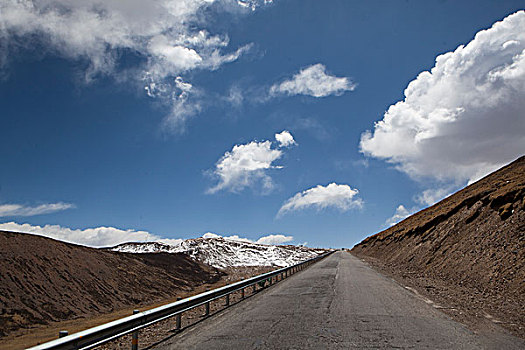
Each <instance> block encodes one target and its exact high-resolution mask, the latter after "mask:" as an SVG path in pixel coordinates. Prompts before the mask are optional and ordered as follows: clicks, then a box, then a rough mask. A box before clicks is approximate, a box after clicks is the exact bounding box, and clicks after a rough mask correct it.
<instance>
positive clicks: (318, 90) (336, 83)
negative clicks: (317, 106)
mask: <svg viewBox="0 0 525 350" xmlns="http://www.w3.org/2000/svg"><path fill="white" fill-rule="evenodd" d="M355 87H356V84H354V83H353V82H352V81H351V80H350V79H349V78H346V77H341V78H338V77H336V76H333V75H329V74H327V73H326V67H325V66H324V65H322V64H320V63H317V64H314V65H312V66H309V67H306V68H304V69H302V70H301V71H300V72H299V73H297V74H295V75H294V76H293V77H292V79H290V80H285V81H283V82H281V83H279V84H274V85H273V86H272V87H271V88H270V95H271V96H275V95H280V94H286V95H309V96H313V97H326V96H329V95H341V94H343V93H344V92H345V91H353V90H354V89H355Z"/></svg>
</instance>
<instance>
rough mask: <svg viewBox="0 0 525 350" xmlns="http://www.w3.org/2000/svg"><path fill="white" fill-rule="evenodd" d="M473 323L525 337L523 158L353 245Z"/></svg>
mask: <svg viewBox="0 0 525 350" xmlns="http://www.w3.org/2000/svg"><path fill="white" fill-rule="evenodd" d="M352 254H354V255H356V256H358V257H360V258H362V259H363V260H365V261H366V262H368V263H369V264H370V265H372V266H373V267H375V268H377V269H378V270H379V271H381V272H383V273H385V274H387V275H389V276H391V277H393V278H394V279H395V280H397V281H398V282H399V283H401V284H402V285H405V286H408V287H410V288H413V289H414V290H416V291H417V292H418V293H420V294H421V295H423V296H425V297H427V298H429V299H430V300H432V301H434V302H435V303H436V304H438V305H437V307H438V308H441V309H442V310H443V311H444V312H446V313H447V314H449V315H450V316H452V317H453V318H455V319H456V320H459V321H461V322H463V323H465V324H467V325H468V326H470V327H471V328H472V329H473V330H475V331H476V330H478V331H483V330H487V329H489V328H490V325H492V324H497V325H499V326H502V327H504V328H506V329H507V330H508V331H510V332H511V333H512V334H514V335H516V336H519V337H521V338H525V313H524V312H523V310H525V157H521V158H520V159H518V160H516V161H515V162H513V163H511V164H509V165H508V166H506V167H504V168H502V169H500V170H498V171H496V172H494V173H493V174H490V175H488V176H487V177H485V178H483V179H481V180H480V181H478V182H476V183H474V184H472V185H470V186H468V187H466V188H464V189H463V190H461V191H459V192H457V193H456V194H454V195H452V196H450V197H448V198H446V199H444V200H443V201H441V202H439V203H437V204H435V205H433V206H432V207H430V208H427V209H425V210H422V211H420V212H418V213H416V214H414V215H412V216H411V217H409V218H407V219H405V220H403V221H402V222H400V223H399V224H397V225H395V226H393V227H391V228H389V229H387V230H385V231H382V232H380V233H378V234H376V235H373V236H371V237H368V238H367V239H365V240H364V241H363V242H361V243H359V244H358V245H356V246H355V247H354V248H353V249H352Z"/></svg>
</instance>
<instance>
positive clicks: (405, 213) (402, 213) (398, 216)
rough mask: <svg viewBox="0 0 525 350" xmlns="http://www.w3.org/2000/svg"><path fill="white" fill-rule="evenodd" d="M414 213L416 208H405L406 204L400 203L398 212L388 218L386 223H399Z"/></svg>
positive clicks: (391, 224) (390, 224)
mask: <svg viewBox="0 0 525 350" xmlns="http://www.w3.org/2000/svg"><path fill="white" fill-rule="evenodd" d="M413 213H414V210H413V209H412V210H408V209H407V208H405V206H404V205H402V204H400V205H399V206H398V207H397V208H396V212H395V213H394V215H392V217H391V218H388V219H387V220H386V222H385V224H387V225H388V226H393V225H395V224H397V223H398V222H400V221H402V220H404V219H406V218H407V217H409V216H410V215H412V214H413Z"/></svg>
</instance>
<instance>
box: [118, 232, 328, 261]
mask: <svg viewBox="0 0 525 350" xmlns="http://www.w3.org/2000/svg"><path fill="white" fill-rule="evenodd" d="M110 250H112V251H117V252H127V253H155V252H165V253H184V254H187V255H189V256H190V257H191V258H193V259H196V260H199V261H202V262H204V263H206V264H208V265H211V266H214V267H217V268H225V267H240V266H276V267H284V266H289V265H293V264H296V263H298V262H300V261H304V260H307V259H310V258H313V257H314V256H317V255H318V254H322V253H324V252H325V250H323V249H312V248H306V247H301V246H291V245H287V246H273V245H264V244H257V243H251V242H245V241H237V240H232V239H224V238H196V239H187V240H185V241H183V242H182V243H181V244H180V245H177V246H174V245H167V244H163V243H159V242H151V243H123V244H119V245H117V246H115V247H113V248H110Z"/></svg>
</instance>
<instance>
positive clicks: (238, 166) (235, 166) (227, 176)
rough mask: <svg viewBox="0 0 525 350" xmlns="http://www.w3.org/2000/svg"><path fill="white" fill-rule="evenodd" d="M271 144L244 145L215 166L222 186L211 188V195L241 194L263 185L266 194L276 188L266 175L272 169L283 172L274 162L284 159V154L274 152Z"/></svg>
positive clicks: (264, 142)
mask: <svg viewBox="0 0 525 350" xmlns="http://www.w3.org/2000/svg"><path fill="white" fill-rule="evenodd" d="M271 147H272V142H271V141H262V142H257V141H252V142H250V143H248V144H244V145H235V146H233V149H232V150H231V151H228V152H226V153H225V154H224V155H223V156H222V157H221V159H220V160H219V161H218V162H217V163H216V164H215V169H214V170H213V171H212V174H213V176H215V177H217V178H218V179H219V183H218V184H217V185H216V186H214V187H212V188H210V189H209V190H208V193H216V192H218V191H220V190H227V191H230V192H240V191H242V190H243V189H245V188H246V187H249V186H253V185H254V184H256V183H260V184H261V185H262V188H263V190H264V191H270V190H271V189H272V188H273V186H274V185H273V181H272V178H271V177H270V176H269V175H268V174H267V173H266V172H267V171H268V170H269V169H280V168H282V167H281V166H277V165H274V164H273V162H274V161H276V160H277V159H279V158H281V156H282V154H283V152H282V151H281V150H278V149H272V148H271Z"/></svg>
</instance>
